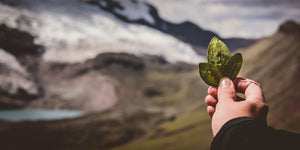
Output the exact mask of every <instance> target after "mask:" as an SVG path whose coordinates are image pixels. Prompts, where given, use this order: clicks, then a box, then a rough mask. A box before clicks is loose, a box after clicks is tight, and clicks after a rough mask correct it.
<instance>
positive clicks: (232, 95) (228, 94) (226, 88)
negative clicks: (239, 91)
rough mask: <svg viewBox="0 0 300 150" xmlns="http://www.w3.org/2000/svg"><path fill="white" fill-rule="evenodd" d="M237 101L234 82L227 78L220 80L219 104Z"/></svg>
mask: <svg viewBox="0 0 300 150" xmlns="http://www.w3.org/2000/svg"><path fill="white" fill-rule="evenodd" d="M235 100H236V91H235V87H234V84H233V82H232V81H231V80H230V79H229V78H227V77H225V78H222V79H221V80H220V83H219V87H218V101H219V102H234V101H235Z"/></svg>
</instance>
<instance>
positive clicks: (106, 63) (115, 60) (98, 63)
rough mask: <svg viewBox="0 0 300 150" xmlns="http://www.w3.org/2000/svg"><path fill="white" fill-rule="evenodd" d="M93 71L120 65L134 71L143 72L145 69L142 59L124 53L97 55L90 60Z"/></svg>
mask: <svg viewBox="0 0 300 150" xmlns="http://www.w3.org/2000/svg"><path fill="white" fill-rule="evenodd" d="M92 64H93V65H92V67H93V68H94V69H102V68H107V67H110V66H112V65H120V66H123V67H125V68H129V69H134V70H143V69H144V68H145V65H144V62H143V59H142V58H139V57H137V56H134V55H130V54H126V53H105V54H100V55H98V56H97V57H96V58H95V59H93V60H92Z"/></svg>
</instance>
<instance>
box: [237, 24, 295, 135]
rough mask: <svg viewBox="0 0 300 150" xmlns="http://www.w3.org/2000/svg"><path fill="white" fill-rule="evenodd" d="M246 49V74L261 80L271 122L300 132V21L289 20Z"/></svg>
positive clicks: (244, 52) (244, 72) (244, 67)
mask: <svg viewBox="0 0 300 150" xmlns="http://www.w3.org/2000/svg"><path fill="white" fill-rule="evenodd" d="M242 53H243V57H244V59H245V63H244V66H243V67H242V75H243V76H246V77H248V78H251V79H254V80H257V81H258V82H259V83H261V85H262V87H263V90H264V94H265V97H266V100H267V102H268V104H269V107H270V111H269V112H270V113H269V119H268V120H269V124H270V125H271V126H274V127H276V128H283V129H288V130H292V131H297V132H300V101H299V97H300V85H299V83H300V78H299V77H300V25H299V24H297V23H295V22H291V21H289V22H286V23H284V24H282V25H281V26H280V28H279V30H278V32H277V33H275V34H274V35H272V36H270V37H268V38H265V39H262V40H260V41H259V42H257V43H256V44H255V45H253V46H251V47H249V48H248V49H247V50H245V51H243V52H242Z"/></svg>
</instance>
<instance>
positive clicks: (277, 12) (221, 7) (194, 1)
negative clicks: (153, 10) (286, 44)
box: [145, 0, 300, 37]
mask: <svg viewBox="0 0 300 150" xmlns="http://www.w3.org/2000/svg"><path fill="white" fill-rule="evenodd" d="M145 1H147V2H149V3H151V4H153V5H155V6H156V7H157V8H158V10H159V14H160V15H161V16H162V17H163V18H165V19H167V20H169V21H172V22H177V23H179V22H183V21H186V20H190V21H192V22H194V23H196V24H198V25H199V26H200V27H202V28H205V29H209V30H212V31H215V32H217V33H218V34H219V35H221V36H223V37H241V36H242V37H262V36H267V35H270V34H272V33H273V32H275V31H276V29H277V28H278V26H279V25H280V24H281V23H282V22H283V21H285V20H287V19H294V20H298V21H300V9H299V7H298V6H299V2H297V3H294V5H292V4H291V1H293V0H287V1H283V0H275V1H270V0H269V1H263V2H262V1H260V0H254V1H243V0H185V1H182V0H163V1H162V0H145ZM272 2H273V3H272Z"/></svg>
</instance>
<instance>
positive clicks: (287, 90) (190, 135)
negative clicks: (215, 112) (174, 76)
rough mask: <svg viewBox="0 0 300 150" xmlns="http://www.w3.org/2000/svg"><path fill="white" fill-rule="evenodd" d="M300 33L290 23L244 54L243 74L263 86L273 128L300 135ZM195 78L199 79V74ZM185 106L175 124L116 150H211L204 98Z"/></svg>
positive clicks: (168, 123) (162, 125)
mask: <svg viewBox="0 0 300 150" xmlns="http://www.w3.org/2000/svg"><path fill="white" fill-rule="evenodd" d="M299 30H300V27H299V24H295V23H293V22H287V23H285V24H283V25H282V26H281V27H280V29H279V31H278V32H277V33H275V34H274V35H272V36H270V37H268V38H264V39H262V40H260V41H259V42H257V43H256V44H254V45H253V46H251V47H249V48H248V49H246V50H244V51H242V53H243V57H244V66H243V67H242V71H241V74H240V76H244V77H247V78H251V79H254V80H257V81H258V82H259V83H261V84H262V87H263V90H264V92H265V96H266V99H267V102H268V104H269V105H270V113H269V119H268V120H269V124H270V125H271V126H273V127H275V128H280V129H286V130H291V131H296V132H300V119H299V118H300V117H299V116H300V101H299V97H300V95H299V94H300V86H299V85H298V83H300V78H299V77H300V73H299V69H300V67H299V65H300V63H299V61H300V59H299V57H300V56H299V55H300V36H299V35H300V34H299ZM194 75H195V76H194V78H199V76H198V74H197V73H195V74H194ZM180 80H184V79H183V78H182V79H180ZM195 81H196V82H202V81H197V79H195ZM195 88H197V87H195ZM192 89H193V88H192ZM200 94H204V96H205V95H206V94H205V93H199V95H200ZM180 100H181V101H185V99H180ZM185 106H186V107H185V109H184V110H183V111H181V112H179V114H178V116H177V117H176V120H175V121H173V122H165V123H163V124H161V125H159V126H158V127H157V128H155V129H153V130H152V131H150V132H148V133H147V134H146V135H145V136H144V137H143V138H140V139H138V140H135V141H132V142H130V143H128V144H126V145H123V146H121V147H117V148H114V149H113V150H156V149H166V150H194V149H195V150H200V149H201V150H208V149H209V147H210V142H211V139H212V136H211V129H210V119H209V118H208V116H207V114H206V108H205V105H204V102H203V95H202V96H201V98H200V99H199V101H198V103H196V102H195V103H189V104H187V103H186V105H185Z"/></svg>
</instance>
